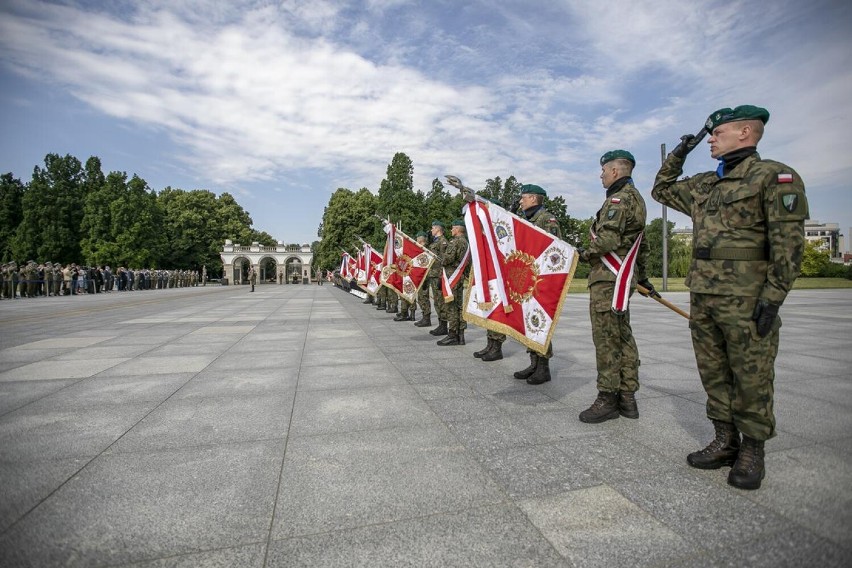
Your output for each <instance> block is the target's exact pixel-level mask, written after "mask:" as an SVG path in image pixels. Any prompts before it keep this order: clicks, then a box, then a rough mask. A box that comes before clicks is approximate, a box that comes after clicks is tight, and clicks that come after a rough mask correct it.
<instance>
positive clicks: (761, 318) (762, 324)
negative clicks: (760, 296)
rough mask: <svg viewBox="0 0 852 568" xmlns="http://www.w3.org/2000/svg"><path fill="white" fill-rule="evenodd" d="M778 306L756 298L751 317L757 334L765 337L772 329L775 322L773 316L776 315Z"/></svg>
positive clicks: (775, 316)
mask: <svg viewBox="0 0 852 568" xmlns="http://www.w3.org/2000/svg"><path fill="white" fill-rule="evenodd" d="M778 308H779V306H778V305H776V304H770V303H769V302H768V301H767V300H758V301H757V304H756V305H755V306H754V312H752V314H751V319H752V320H753V321H754V325H755V327H756V328H757V335H759V336H760V337H766V336H767V335H769V332H770V331H772V324H773V323H775V318H777V317H778Z"/></svg>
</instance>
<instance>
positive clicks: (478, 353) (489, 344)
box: [473, 337, 494, 359]
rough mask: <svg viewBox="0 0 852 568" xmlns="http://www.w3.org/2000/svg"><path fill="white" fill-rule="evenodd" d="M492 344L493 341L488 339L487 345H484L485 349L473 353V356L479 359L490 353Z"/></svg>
mask: <svg viewBox="0 0 852 568" xmlns="http://www.w3.org/2000/svg"><path fill="white" fill-rule="evenodd" d="M493 344H494V340H493V339H491V338H490V337H489V338H488V343H487V344H486V345H485V347H483V348H482V349H480V350H479V351H474V352H473V356H474V357H476V358H477V359H481V358H482V356H483V355H485V354H486V353H488V352H489V351H491V346H492V345H493Z"/></svg>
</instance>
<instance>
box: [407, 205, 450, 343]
mask: <svg viewBox="0 0 852 568" xmlns="http://www.w3.org/2000/svg"><path fill="white" fill-rule="evenodd" d="M444 228H445V227H444V224H443V223H442V222H441V221H438V220H437V219H436V220H434V221H432V229H431V232H432V242H431V243H430V244H429V250H430V251H432V252H433V253H434V254H435V257H436V258H435V261H434V262H433V263H432V266H430V267H429V272H428V273H426V282H424V283H423V286H422V287H421V288H420V294H419V296H418V301H419V302H420V311H421V312H423V317H421V318H420V320H419V321H417V322H415V324H414V325H416V326H417V327H429V326H431V325H432V310H431V307H430V305H429V294H430V293H431V295H432V301H433V302H434V304H435V315H436V316H438V327H436V328H435V329H433V330H431V331H430V332H429V333H431V334H432V335H435V336H438V335H446V333H447V320H445V319H443V316H442V313H443V311H444V295H443V294H442V293H441V266H442V263H443V261H444V251H446V250H447V244H448V243H447V239H446V238H445V237H444Z"/></svg>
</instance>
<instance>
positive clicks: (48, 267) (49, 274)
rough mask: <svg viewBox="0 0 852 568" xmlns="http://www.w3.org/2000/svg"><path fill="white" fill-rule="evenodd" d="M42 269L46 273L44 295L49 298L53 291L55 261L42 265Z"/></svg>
mask: <svg viewBox="0 0 852 568" xmlns="http://www.w3.org/2000/svg"><path fill="white" fill-rule="evenodd" d="M42 271H43V275H44V277H43V280H44V282H43V287H42V290H44V296H45V297H46V298H49V297H50V293H51V292H52V291H53V263H52V262H45V263H44V266H43V267H42Z"/></svg>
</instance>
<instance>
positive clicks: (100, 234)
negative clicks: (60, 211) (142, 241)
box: [80, 162, 127, 266]
mask: <svg viewBox="0 0 852 568" xmlns="http://www.w3.org/2000/svg"><path fill="white" fill-rule="evenodd" d="M89 165H90V163H89V162H87V163H86V166H87V169H88V166H89ZM89 173H93V172H89ZM87 177H89V179H91V178H92V177H94V175H91V176H87ZM126 193H127V174H124V173H122V172H111V173H110V174H109V175H108V176H107V177H106V178H104V180H103V181H102V183H101V184H100V185H99V186H98V185H95V184H89V188H88V194H87V195H86V198H85V201H84V204H83V218H82V220H81V221H80V237H81V238H80V249H81V252H82V254H83V259H85V261H86V262H88V263H92V264H98V265H103V264H111V265H114V266H115V265H118V264H120V263H119V261H118V256H119V252H118V250H117V248H116V244H115V235H114V234H113V222H112V213H111V210H112V206H113V204H114V203H116V202H118V201H120V200H122V199H124V196H125V194H126Z"/></svg>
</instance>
